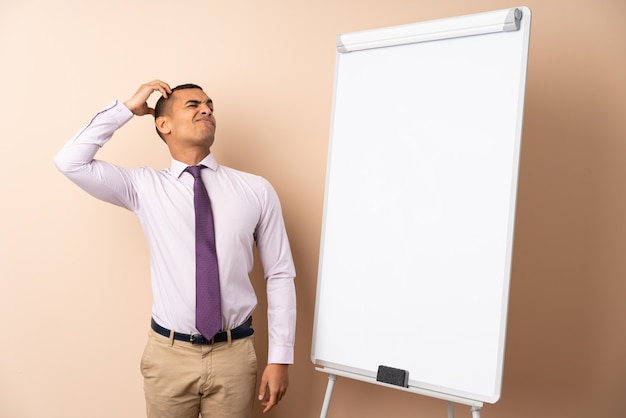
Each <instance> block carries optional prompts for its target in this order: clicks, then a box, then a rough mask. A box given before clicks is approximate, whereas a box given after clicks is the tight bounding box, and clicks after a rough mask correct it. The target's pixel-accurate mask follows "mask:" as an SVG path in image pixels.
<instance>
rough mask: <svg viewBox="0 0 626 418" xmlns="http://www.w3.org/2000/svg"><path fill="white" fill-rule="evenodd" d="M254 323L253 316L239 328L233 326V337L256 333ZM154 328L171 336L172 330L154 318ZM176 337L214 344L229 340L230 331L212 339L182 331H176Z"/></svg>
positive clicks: (231, 333) (193, 341)
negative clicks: (253, 327) (182, 332)
mask: <svg viewBox="0 0 626 418" xmlns="http://www.w3.org/2000/svg"><path fill="white" fill-rule="evenodd" d="M251 325H252V317H250V318H248V319H247V320H246V322H244V323H243V324H241V325H239V326H238V327H237V328H233V329H231V330H230V336H231V339H233V340H237V339H239V338H245V337H249V336H251V335H252V334H254V329H252V328H251ZM152 329H153V330H154V332H156V333H157V334H160V335H162V336H164V337H167V338H170V333H171V331H170V330H169V329H167V328H163V327H162V326H161V325H159V324H157V323H156V322H155V321H154V318H153V319H152ZM174 339H175V340H178V341H186V342H188V343H192V344H213V343H221V342H224V341H228V332H227V331H222V332H218V333H217V334H215V336H214V337H213V338H211V339H207V338H205V337H204V336H203V335H202V334H194V335H189V334H181V333H180V332H174Z"/></svg>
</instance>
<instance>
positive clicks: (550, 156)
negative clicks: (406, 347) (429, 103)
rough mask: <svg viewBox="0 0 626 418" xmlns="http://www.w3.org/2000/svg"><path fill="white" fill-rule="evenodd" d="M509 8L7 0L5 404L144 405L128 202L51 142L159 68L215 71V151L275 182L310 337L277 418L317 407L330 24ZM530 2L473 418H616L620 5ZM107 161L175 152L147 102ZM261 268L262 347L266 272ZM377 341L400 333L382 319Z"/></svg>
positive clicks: (372, 404)
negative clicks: (509, 203)
mask: <svg viewBox="0 0 626 418" xmlns="http://www.w3.org/2000/svg"><path fill="white" fill-rule="evenodd" d="M519 5H521V4H515V3H510V2H505V1H501V0H474V1H472V2H468V1H465V0H441V1H438V2H433V1H422V0H412V1H408V0H386V1H384V2H382V1H372V0H318V1H315V2H312V1H294V0H267V1H263V2H262V1H254V0H228V1H220V2H218V1H212V0H203V1H200V0H185V1H179V2H173V1H168V2H166V1H163V0H154V1H146V0H134V1H127V0H109V1H106V2H95V1H85V0H83V1H78V0H57V1H54V2H50V1H44V0H32V1H25V2H21V1H20V2H18V1H16V0H13V1H9V0H1V1H0V57H1V59H2V61H1V63H0V80H1V82H2V87H1V91H2V97H1V99H0V121H1V124H0V127H1V133H0V136H1V140H0V152H1V155H2V163H1V164H0V175H1V178H2V180H1V182H0V187H1V189H0V195H1V196H2V204H1V205H0V234H1V235H0V236H1V237H2V238H1V241H0V243H1V248H0V320H1V323H2V325H1V328H0V416H1V417H7V418H31V417H41V416H45V417H51V418H67V417H90V418H99V417H142V416H144V415H145V413H144V401H143V389H142V378H141V375H140V372H139V359H140V356H141V353H142V350H143V347H144V344H145V342H146V336H147V332H148V326H149V320H150V305H151V294H150V287H149V276H148V274H149V272H148V252H147V245H146V243H145V240H144V238H143V235H142V232H141V230H140V227H139V225H138V222H137V221H136V219H135V217H134V215H132V214H131V213H130V212H128V211H126V210H124V209H120V208H117V207H115V206H112V205H109V204H105V203H102V202H100V201H97V200H96V199H94V198H92V197H90V196H88V195H87V194H86V193H84V192H82V191H81V190H79V189H78V188H77V187H76V186H74V185H73V184H72V183H70V182H69V181H68V180H66V179H65V178H64V177H63V176H61V175H60V174H59V173H58V172H57V171H56V169H55V168H54V165H53V157H54V154H55V153H56V152H57V151H58V150H59V148H60V147H61V146H62V145H63V144H64V143H65V142H66V141H67V140H68V139H69V138H70V137H71V136H72V135H73V134H74V133H75V132H76V131H78V129H79V128H81V127H82V126H83V125H85V124H86V123H87V122H88V121H89V119H90V118H91V117H92V116H93V114H94V113H95V112H97V111H99V110H100V109H101V108H103V107H104V106H105V105H107V103H109V102H110V101H111V100H113V99H116V98H119V99H120V100H126V99H127V98H129V97H130V96H131V95H132V94H133V93H134V92H135V91H136V89H137V88H138V86H139V85H140V84H141V83H143V82H147V81H150V80H152V79H154V78H160V79H163V80H165V81H167V82H169V83H171V84H172V85H176V84H181V83H186V82H194V83H198V84H200V85H202V86H204V87H205V90H206V91H207V92H208V93H209V95H210V96H211V97H212V98H213V99H214V101H215V103H216V117H217V121H218V129H217V137H216V138H217V139H216V145H215V147H214V153H215V155H216V156H217V159H218V161H220V162H221V163H222V164H225V165H230V166H232V167H235V168H238V169H242V170H245V171H250V172H253V173H256V174H260V175H263V176H265V177H266V178H268V179H269V180H270V181H271V182H272V183H273V185H274V186H275V188H276V189H277V191H278V193H279V195H280V197H281V201H282V204H283V210H284V215H285V221H286V224H287V228H288V232H289V236H290V239H291V243H292V249H293V254H294V258H295V262H296V267H297V271H298V277H297V292H298V303H299V316H298V334H297V342H296V344H297V345H296V365H294V366H293V367H291V369H290V376H291V385H290V388H289V391H288V394H287V397H286V398H285V399H284V400H283V401H282V403H281V404H280V405H279V406H278V407H277V408H275V409H274V410H273V411H272V412H271V413H269V414H267V416H268V417H282V418H301V417H302V418H308V417H317V416H319V412H320V409H321V405H322V401H323V397H324V392H325V389H326V382H327V376H326V375H324V374H322V373H319V372H317V371H315V369H314V367H313V365H312V364H311V362H310V347H311V331H312V324H313V316H314V303H315V286H316V280H317V262H318V255H319V240H320V230H321V219H322V209H323V195H324V178H325V170H326V151H327V145H328V133H329V126H330V116H331V105H332V87H333V77H334V60H335V37H336V35H338V34H340V33H344V32H352V31H358V30H365V29H372V28H377V27H384V26H391V25H398V24H405V23H413V22H417V21H423V20H430V19H436V18H444V17H451V16H458V15H463V14H469V13H477V12H482V11H489V10H497V9H502V8H508V7H514V6H519ZM525 5H527V6H529V7H530V8H531V9H532V11H533V24H532V30H531V44H530V57H529V68H528V80H527V89H526V106H525V119H524V129H523V140H522V157H521V166H520V179H519V195H518V210H517V222H516V235H515V249H514V256H513V273H512V279H511V297H510V306H509V322H508V335H507V348H506V355H505V363H504V380H503V388H502V398H501V399H500V401H499V402H498V403H496V404H494V405H490V404H486V405H485V408H484V409H483V412H482V416H483V417H485V418H489V417H507V418H517V417H520V418H521V417H528V416H532V417H535V418H544V417H545V418H553V417H569V418H572V417H604V418H623V417H624V416H626V404H625V403H624V402H623V399H624V393H625V392H626V354H625V353H626V326H625V325H624V318H625V317H626V302H625V294H626V281H625V276H626V193H624V184H625V180H626V164H625V161H626V115H625V113H626V77H625V74H626V25H624V24H623V19H624V15H625V14H626V2H624V1H623V0H567V1H565V0H552V1H546V0H529V1H528V2H526V3H525ZM377 106H384V104H380V103H372V106H371V113H372V117H375V114H376V109H377ZM384 146H385V143H384V138H381V142H380V147H384ZM99 158H102V159H107V160H110V161H112V162H115V163H118V164H120V165H128V166H136V165H150V166H155V167H166V166H168V165H169V156H168V153H167V149H166V148H165V146H164V145H163V144H162V143H161V141H160V139H158V137H157V136H156V133H155V132H154V130H153V125H152V120H151V119H150V118H148V117H145V118H135V119H133V120H132V121H131V122H129V124H128V125H126V126H125V127H124V128H123V129H122V130H121V131H120V132H118V134H117V135H116V137H115V138H114V140H113V141H112V142H111V143H110V144H109V145H108V146H107V147H106V148H105V149H103V150H102V152H101V153H100V154H99ZM253 280H254V282H255V286H256V288H257V290H258V293H259V296H260V305H259V309H258V311H257V312H258V313H257V315H256V317H255V324H256V328H257V330H258V335H259V336H262V338H258V339H257V345H258V352H259V357H260V361H261V363H262V362H264V360H265V358H264V357H265V355H266V354H265V352H266V341H265V338H264V336H265V335H266V329H265V328H266V320H265V318H264V315H263V312H264V310H265V306H264V303H265V302H264V296H263V289H264V284H263V278H262V273H261V270H260V268H258V267H257V268H256V269H255V271H254V277H253ZM354 320H355V321H357V320H358V318H355V319H354ZM407 325H409V326H410V324H407ZM346 332H350V324H349V323H347V324H346ZM372 344H393V336H392V335H384V333H383V334H381V335H372ZM364 349H365V348H364ZM260 411H261V406H260V405H258V404H257V405H256V406H255V416H256V417H260V416H261V415H262V414H261V412H260ZM444 416H446V404H445V402H443V401H440V400H436V399H430V398H425V397H421V396H419V395H414V394H410V393H404V392H400V391H397V390H391V389H386V388H381V387H378V386H375V385H368V384H365V383H361V382H356V381H351V380H349V379H342V378H340V379H339V380H338V381H337V384H336V386H335V392H334V396H333V400H332V404H331V409H330V413H329V417H331V418H336V417H362V418H370V417H394V418H401V417H444ZM457 416H459V417H469V416H470V413H469V408H466V407H463V406H459V407H457Z"/></svg>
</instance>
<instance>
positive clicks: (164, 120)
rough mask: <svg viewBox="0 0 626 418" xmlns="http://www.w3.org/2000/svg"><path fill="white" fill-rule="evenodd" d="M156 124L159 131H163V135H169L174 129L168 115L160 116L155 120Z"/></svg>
mask: <svg viewBox="0 0 626 418" xmlns="http://www.w3.org/2000/svg"><path fill="white" fill-rule="evenodd" d="M154 124H155V125H156V128H157V129H158V131H159V132H161V135H168V134H169V133H170V132H171V131H172V129H171V128H170V119H169V118H168V117H167V116H159V117H158V118H156V120H155V121H154Z"/></svg>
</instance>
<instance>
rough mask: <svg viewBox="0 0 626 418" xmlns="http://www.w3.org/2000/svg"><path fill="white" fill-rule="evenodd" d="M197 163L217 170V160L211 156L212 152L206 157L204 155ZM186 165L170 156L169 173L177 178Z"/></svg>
mask: <svg viewBox="0 0 626 418" xmlns="http://www.w3.org/2000/svg"><path fill="white" fill-rule="evenodd" d="M198 165H204V166H206V167H207V168H210V169H211V170H213V171H217V161H215V157H213V154H209V155H207V156H206V157H204V159H203V160H202V161H200V162H199V163H198ZM187 167H188V165H187V164H185V163H183V162H180V161H178V160H175V159H173V158H172V164H171V166H170V170H171V173H172V174H173V175H174V177H176V178H179V177H180V175H181V174H183V172H184V171H185V169H186V168H187Z"/></svg>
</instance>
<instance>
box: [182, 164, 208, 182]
mask: <svg viewBox="0 0 626 418" xmlns="http://www.w3.org/2000/svg"><path fill="white" fill-rule="evenodd" d="M203 168H206V167H205V166H203V165H192V166H189V167H187V168H186V169H185V171H186V172H188V173H190V174H191V175H192V176H193V177H194V178H196V179H197V178H199V177H200V171H201V170H202V169H203Z"/></svg>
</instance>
